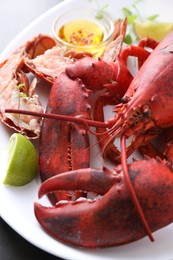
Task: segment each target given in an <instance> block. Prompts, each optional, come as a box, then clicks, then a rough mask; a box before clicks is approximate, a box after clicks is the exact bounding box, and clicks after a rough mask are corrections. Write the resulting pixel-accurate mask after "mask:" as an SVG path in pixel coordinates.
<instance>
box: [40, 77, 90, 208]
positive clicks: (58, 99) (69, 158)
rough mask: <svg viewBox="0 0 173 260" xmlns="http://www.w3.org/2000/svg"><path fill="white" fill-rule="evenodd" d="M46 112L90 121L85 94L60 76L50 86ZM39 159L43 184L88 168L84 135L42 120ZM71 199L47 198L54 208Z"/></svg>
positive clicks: (64, 124)
mask: <svg viewBox="0 0 173 260" xmlns="http://www.w3.org/2000/svg"><path fill="white" fill-rule="evenodd" d="M47 112H48V113H55V114H56V113H57V114H63V115H73V116H75V115H78V116H80V117H83V118H88V117H90V106H89V105H88V91H87V90H85V86H84V85H83V84H82V83H81V81H80V80H75V81H73V80H71V79H69V78H68V77H67V76H66V74H65V73H62V74H61V75H60V76H59V77H58V78H57V79H56V80H55V82H54V84H53V86H52V89H51V93H50V97H49V101H48V105H47ZM79 156H80V159H79ZM39 158H40V159H39V161H40V176H41V180H42V181H45V180H46V179H48V178H50V177H52V176H54V175H56V174H60V173H62V172H67V171H70V170H74V169H80V168H86V167H89V158H90V151H89V138H88V133H87V131H86V130H84V129H83V128H82V127H81V126H78V125H75V124H73V123H70V122H62V121H57V120H51V119H45V120H44V122H43V126H42V131H41V136H40V157H39ZM80 195H81V194H80ZM72 196H74V194H71V193H67V192H63V193H61V194H60V193H52V194H50V195H49V198H50V200H51V202H52V203H53V204H55V203H56V202H57V201H58V200H60V199H70V198H71V197H72ZM75 196H78V195H77V194H75Z"/></svg>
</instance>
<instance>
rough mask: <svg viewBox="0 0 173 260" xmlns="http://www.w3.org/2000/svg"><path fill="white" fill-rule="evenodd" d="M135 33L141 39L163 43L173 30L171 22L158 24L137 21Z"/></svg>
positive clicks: (148, 21)
mask: <svg viewBox="0 0 173 260" xmlns="http://www.w3.org/2000/svg"><path fill="white" fill-rule="evenodd" d="M133 26H134V31H135V33H136V35H137V36H138V38H139V39H142V38H144V37H150V38H152V39H154V40H156V41H161V40H162V39H163V38H164V37H165V36H166V35H167V34H168V33H169V32H171V31H172V30H173V23H171V22H163V23H162V22H156V21H150V20H147V21H144V22H139V21H135V22H134V24H133Z"/></svg>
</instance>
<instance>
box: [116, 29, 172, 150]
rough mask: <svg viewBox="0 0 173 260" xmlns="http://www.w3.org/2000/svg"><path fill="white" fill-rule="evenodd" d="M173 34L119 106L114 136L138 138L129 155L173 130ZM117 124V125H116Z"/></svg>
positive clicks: (155, 54)
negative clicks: (157, 135) (165, 131)
mask: <svg viewBox="0 0 173 260" xmlns="http://www.w3.org/2000/svg"><path fill="white" fill-rule="evenodd" d="M171 42H173V32H171V33H170V34H169V35H168V36H167V37H166V38H165V39H164V40H163V41H162V42H161V43H160V44H159V45H158V46H157V47H156V49H154V51H153V52H152V53H151V55H150V56H149V57H148V59H147V60H146V61H145V63H144V64H143V66H142V67H141V69H140V70H139V72H138V73H137V75H136V77H135V78H134V79H133V81H132V83H131V84H130V86H129V88H128V90H127V92H126V93H125V95H124V98H125V99H126V100H128V102H127V103H126V104H120V105H117V106H116V107H115V108H116V111H117V116H116V118H115V119H113V120H112V122H113V124H114V125H113V128H114V130H113V132H114V133H113V135H114V137H116V136H117V135H118V136H119V135H126V136H127V137H130V136H135V139H134V140H133V142H132V144H131V145H130V146H129V154H130V153H132V152H133V151H134V150H135V149H136V148H138V147H139V146H140V145H141V144H143V143H145V139H146V141H147V140H148V139H147V138H148V137H149V136H150V137H151V139H152V136H154V137H155V136H156V134H157V133H159V132H160V131H161V130H162V129H164V128H168V127H172V126H173V113H172V111H173V102H172V96H173V91H172V90H173V73H172V70H173V44H171ZM114 120H115V121H114Z"/></svg>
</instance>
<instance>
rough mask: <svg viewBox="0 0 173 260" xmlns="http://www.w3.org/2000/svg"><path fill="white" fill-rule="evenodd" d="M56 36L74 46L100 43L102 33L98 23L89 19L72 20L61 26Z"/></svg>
mask: <svg viewBox="0 0 173 260" xmlns="http://www.w3.org/2000/svg"><path fill="white" fill-rule="evenodd" d="M58 36H59V37H60V38H61V39H62V40H63V41H65V42H67V43H70V44H72V45H74V46H87V45H88V46H89V45H95V44H98V43H100V42H101V41H102V40H103V37H104V33H103V30H102V28H101V26H100V25H98V24H97V23H95V22H93V21H90V20H73V21H71V22H69V23H67V24H65V25H64V26H62V27H61V28H60V30H59V32H58Z"/></svg>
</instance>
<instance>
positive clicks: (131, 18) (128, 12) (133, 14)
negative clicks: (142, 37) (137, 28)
mask: <svg viewBox="0 0 173 260" xmlns="http://www.w3.org/2000/svg"><path fill="white" fill-rule="evenodd" d="M143 1H144V0H136V1H135V2H134V3H133V4H132V6H131V7H129V8H128V7H123V8H122V14H123V17H124V18H125V17H127V21H128V28H127V30H128V31H127V34H126V37H125V39H124V42H125V43H127V44H131V43H132V42H135V41H136V40H137V36H136V34H135V32H134V29H133V25H134V23H135V21H136V20H138V21H141V22H142V21H144V20H150V21H154V20H155V19H157V17H158V16H159V15H158V14H154V15H151V16H149V17H146V18H143V17H142V15H141V12H140V10H139V7H138V4H139V3H141V2H143Z"/></svg>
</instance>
